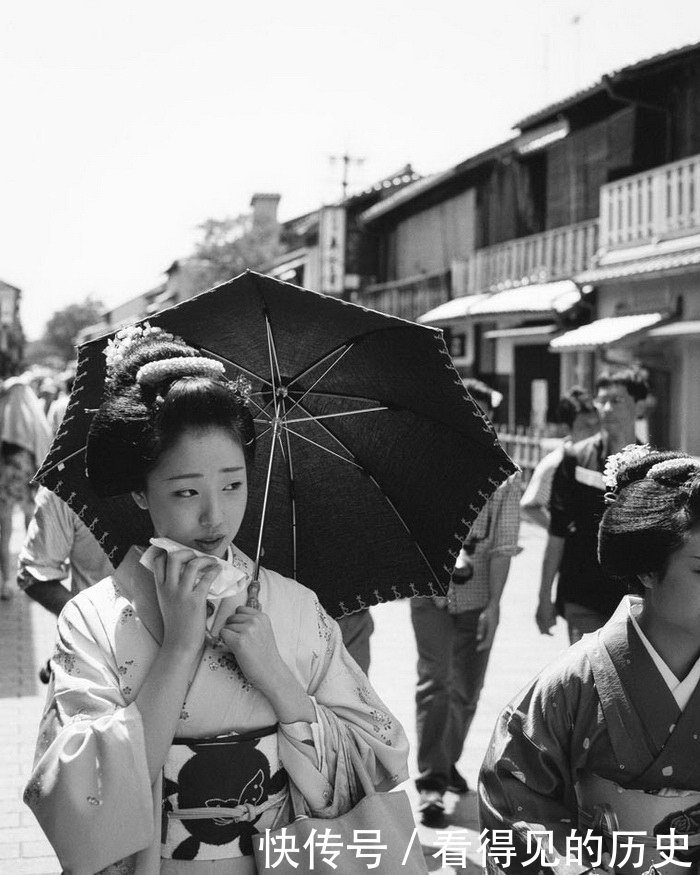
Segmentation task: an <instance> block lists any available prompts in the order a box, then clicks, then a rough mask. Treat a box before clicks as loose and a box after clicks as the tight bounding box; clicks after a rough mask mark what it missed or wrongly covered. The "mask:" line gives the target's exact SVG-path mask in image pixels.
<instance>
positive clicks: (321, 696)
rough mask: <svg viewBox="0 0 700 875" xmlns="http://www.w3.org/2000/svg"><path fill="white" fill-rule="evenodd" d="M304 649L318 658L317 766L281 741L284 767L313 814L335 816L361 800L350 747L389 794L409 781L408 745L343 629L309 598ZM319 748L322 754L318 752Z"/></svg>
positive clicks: (312, 686)
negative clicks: (350, 648)
mask: <svg viewBox="0 0 700 875" xmlns="http://www.w3.org/2000/svg"><path fill="white" fill-rule="evenodd" d="M304 608H305V610H304V615H303V627H302V628H303V634H302V635H301V636H300V637H301V641H302V646H304V647H309V648H311V651H312V652H313V654H314V659H313V664H312V670H311V677H310V679H309V683H308V686H307V692H308V693H309V695H310V696H311V697H312V699H313V701H314V706H315V710H316V717H317V720H316V726H315V727H314V729H315V731H314V741H315V744H316V746H317V750H316V755H317V763H318V764H317V767H316V768H314V767H313V766H312V765H311V763H310V761H309V759H308V757H305V758H302V759H299V756H298V755H296V752H295V750H294V748H293V747H291V745H290V740H289V739H287V738H285V737H284V736H283V737H282V741H281V748H280V753H281V757H282V760H283V762H284V764H285V767H286V768H287V770H288V771H289V773H290V775H291V777H292V778H293V780H294V781H295V783H296V784H297V786H298V787H299V789H300V790H301V791H302V793H303V795H304V798H305V799H306V801H307V803H308V804H309V807H310V809H311V812H312V813H313V814H317V815H318V816H321V817H335V816H337V815H338V814H341V813H343V812H344V811H347V810H349V809H350V808H351V807H352V806H353V805H355V804H356V802H357V801H359V798H361V796H362V792H361V789H360V786H359V781H358V780H357V779H356V775H355V772H354V769H353V766H352V762H351V753H350V745H353V746H354V747H355V748H356V749H357V750H358V751H359V752H360V755H361V756H362V759H363V762H364V764H365V767H366V769H367V771H368V773H369V775H370V778H371V779H372V781H373V783H374V785H375V786H376V787H377V788H378V789H380V790H387V789H390V788H391V787H394V786H396V785H397V784H399V783H400V782H401V781H404V780H406V779H407V778H408V770H407V765H406V761H407V757H408V741H407V739H406V736H405V734H404V731H403V728H402V727H401V725H400V724H399V722H398V721H397V719H396V718H395V717H394V715H393V714H392V713H391V712H390V711H389V709H388V708H387V707H386V705H385V704H384V703H383V702H382V700H381V699H380V698H379V696H378V695H377V694H376V692H375V691H374V689H373V688H372V687H371V685H370V683H369V681H368V680H367V677H366V675H365V674H364V673H363V672H362V670H361V669H360V668H359V667H358V665H357V663H356V662H355V661H354V660H353V659H352V657H351V656H350V655H349V654H348V652H347V650H346V649H345V646H344V645H343V640H342V635H341V632H340V627H339V626H338V624H337V623H336V622H335V620H333V619H331V617H329V615H328V614H327V613H326V611H325V610H324V609H323V607H322V606H321V605H320V604H319V602H318V599H317V598H316V596H315V595H313V594H311V593H309V597H308V600H307V603H306V604H305V606H304ZM318 748H320V749H318Z"/></svg>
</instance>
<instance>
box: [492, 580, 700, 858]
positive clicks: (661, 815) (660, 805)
mask: <svg viewBox="0 0 700 875" xmlns="http://www.w3.org/2000/svg"><path fill="white" fill-rule="evenodd" d="M640 602H641V600H640V599H638V598H636V597H631V596H628V597H625V599H623V601H622V602H621V604H620V606H619V607H618V610H617V611H616V612H615V614H614V615H613V617H612V618H611V619H610V620H609V621H608V622H607V623H606V625H605V626H604V627H603V628H602V629H600V630H599V631H598V632H594V633H592V634H591V635H587V636H584V638H583V639H582V640H581V641H579V642H578V643H576V644H574V645H573V646H572V647H570V648H569V649H568V650H567V651H566V653H565V654H563V655H562V656H561V657H560V658H559V659H558V660H557V661H555V662H554V663H553V664H552V665H550V666H548V667H547V668H546V669H545V670H544V671H543V672H542V673H541V674H540V675H539V676H538V677H537V678H536V680H535V681H534V682H533V683H532V684H530V685H529V686H528V687H527V688H526V689H525V690H524V691H523V692H522V693H520V694H519V696H518V697H517V699H516V700H515V701H514V702H513V703H512V704H510V705H509V706H508V707H507V708H506V709H505V711H504V712H503V713H502V714H501V716H500V718H499V720H498V723H497V724H496V728H495V731H494V734H493V737H492V739H491V743H490V746H489V748H488V751H487V754H486V758H485V760H484V763H483V766H482V768H481V773H480V776H479V816H480V822H481V827H482V829H485V830H487V831H488V834H489V835H491V836H493V831H494V830H506V831H510V832H511V833H512V837H513V846H514V854H513V856H512V859H510V861H509V865H508V866H507V867H504V866H502V865H501V864H502V863H503V862H504V860H505V858H504V857H501V858H500V860H499V858H498V856H497V855H495V856H492V857H491V858H490V859H488V868H489V869H491V870H492V871H495V870H504V871H507V872H509V873H511V872H518V871H521V870H522V868H523V864H524V863H525V861H526V860H529V859H532V863H531V869H534V870H537V869H538V868H541V867H540V866H539V865H538V862H537V853H536V840H535V838H534V833H533V831H540V833H541V832H542V831H544V833H547V832H551V835H552V839H553V850H554V853H555V858H556V859H557V860H558V864H557V865H554V866H551V867H545V868H546V870H547V871H553V872H567V873H575V872H582V871H586V870H588V869H589V868H590V866H591V859H589V858H588V855H587V854H585V853H584V855H583V857H582V859H581V862H579V861H578V860H577V859H576V858H575V855H574V857H573V858H572V855H571V853H570V850H571V847H572V844H568V845H567V837H569V836H571V834H572V830H573V831H574V835H577V836H578V837H579V838H580V837H581V835H585V834H586V829H585V827H588V826H591V823H590V822H588V819H587V817H586V811H587V808H588V804H589V803H590V801H591V791H593V792H594V793H599V792H602V794H603V797H604V796H605V794H606V793H610V799H611V800H612V802H613V803H614V804H613V806H612V808H613V809H614V808H615V806H617V805H618V804H619V806H620V808H619V811H617V812H616V813H615V816H616V817H617V815H620V820H622V815H623V812H624V811H630V812H631V815H630V816H631V818H632V821H635V820H636V821H637V822H636V824H635V823H633V824H632V826H629V825H628V828H630V829H632V828H634V829H637V830H641V831H642V832H645V833H647V832H648V838H649V839H650V840H652V841H653V840H654V835H657V836H658V835H662V834H665V833H667V832H669V830H670V829H671V828H673V829H675V831H676V833H677V834H681V833H683V834H685V835H687V836H688V843H689V847H691V848H692V847H693V846H694V845H696V843H697V842H698V840H700V807H699V806H698V801H699V798H698V797H699V794H698V793H697V792H693V791H700V685H698V684H697V683H696V684H695V687H694V690H693V691H692V693H691V694H690V698H689V699H688V701H687V704H685V707H683V708H682V709H681V707H680V706H679V704H678V702H677V701H676V699H675V698H674V695H673V693H672V692H671V689H670V688H669V686H668V684H667V682H666V681H665V680H664V678H663V677H662V675H661V673H660V671H659V669H658V668H657V666H656V665H655V662H654V659H653V657H652V655H651V653H650V652H649V650H648V649H647V647H646V646H645V644H644V642H643V641H642V639H641V637H640V634H639V632H638V631H637V627H636V625H635V623H634V622H633V620H632V615H631V610H633V609H635V608H638V607H639V603H640ZM627 791H630V792H627ZM638 791H642V792H638ZM607 801H609V800H608V799H606V798H602V797H601V799H600V803H601V804H603V803H606V802H607ZM643 817H644V818H647V817H648V818H650V819H649V820H648V821H647V822H646V823H644V822H642V818H643ZM528 834H529V836H530V848H528V847H527V845H528ZM548 841H549V840H548V838H547V842H548ZM591 850H592V851H594V853H593V856H594V857H595V851H596V848H595V847H593V846H591ZM533 851H534V853H533ZM696 856H697V855H696ZM645 868H646V867H645ZM640 871H643V870H640ZM664 871H666V870H664ZM684 871H692V870H688V869H686V870H684Z"/></svg>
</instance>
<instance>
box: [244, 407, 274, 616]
mask: <svg viewBox="0 0 700 875" xmlns="http://www.w3.org/2000/svg"><path fill="white" fill-rule="evenodd" d="M281 425H282V422H281V420H280V418H279V417H278V416H275V418H274V419H273V420H272V439H271V442H270V458H269V460H268V463H267V478H266V479H265V494H264V495H263V506H262V514H261V515H260V531H259V532H258V549H257V550H256V553H255V568H254V569H253V580H252V581H251V582H250V583H249V584H248V601H247V602H246V607H247V608H256V610H258V611H259V610H261V609H262V606H261V604H260V602H259V601H258V593H259V592H260V581H259V580H258V576H259V574H260V557H261V555H262V542H263V532H264V531H265V517H266V515H267V499H268V497H269V495H270V479H271V478H272V463H273V461H274V458H275V444H276V443H277V435H278V434H279V433H280V428H281Z"/></svg>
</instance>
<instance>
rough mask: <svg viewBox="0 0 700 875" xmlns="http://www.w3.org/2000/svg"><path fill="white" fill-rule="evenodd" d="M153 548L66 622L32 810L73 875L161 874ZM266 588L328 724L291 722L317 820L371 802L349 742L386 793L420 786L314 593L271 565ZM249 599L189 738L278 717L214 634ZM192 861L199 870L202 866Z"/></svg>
mask: <svg viewBox="0 0 700 875" xmlns="http://www.w3.org/2000/svg"><path fill="white" fill-rule="evenodd" d="M141 552H142V551H140V550H139V548H132V549H131V551H130V552H129V554H128V555H127V556H126V558H125V559H124V561H123V562H122V564H121V565H120V566H119V568H118V569H117V571H116V572H115V574H114V576H113V577H108V578H107V579H105V580H103V581H102V582H101V583H98V584H96V585H95V586H93V587H91V588H90V589H87V590H85V591H84V592H81V593H80V594H79V595H77V596H76V597H75V598H74V599H73V600H72V601H71V602H69V603H68V604H67V605H66V607H65V608H64V610H63V612H62V614H61V616H60V618H59V621H58V643H57V648H56V652H55V654H54V657H53V659H52V665H53V670H54V679H53V682H52V685H51V686H50V688H49V691H48V698H47V703H46V708H45V711H44V715H43V718H42V721H41V726H40V734H39V740H38V744H37V752H36V758H35V765H34V771H33V774H32V777H31V780H30V781H29V784H28V786H27V789H26V791H25V801H26V802H27V804H28V805H29V806H30V807H31V808H32V810H33V811H34V813H35V815H36V816H37V819H38V820H39V822H40V824H41V826H42V828H43V829H44V832H45V833H46V835H47V836H48V838H49V840H50V841H51V843H52V845H53V846H54V849H55V850H56V853H57V855H58V857H59V860H60V862H61V864H62V865H63V867H64V870H65V872H66V873H71V875H93V873H96V872H100V871H101V870H104V869H107V871H110V870H111V871H113V872H120V873H122V872H129V873H132V872H133V873H134V875H155V873H158V872H159V870H160V828H161V822H160V816H161V804H162V786H161V779H160V778H159V779H158V780H157V781H156V782H155V783H154V785H153V786H151V783H150V780H149V774H148V767H147V762H146V753H145V744H144V733H143V725H142V720H141V715H140V713H139V710H138V707H137V705H136V703H135V701H134V700H135V698H136V696H137V694H138V692H139V689H140V687H141V685H142V683H143V682H144V680H145V678H146V676H147V674H148V671H149V668H150V666H151V664H152V662H153V660H154V658H155V656H156V653H157V652H158V648H159V646H160V641H161V640H162V633H163V623H162V618H161V614H160V610H159V608H158V602H157V596H156V591H155V582H154V579H153V576H152V574H151V573H150V572H148V571H147V570H146V569H145V568H144V567H143V566H142V565H140V564H139V558H140V555H141ZM233 564H234V566H235V567H236V568H237V570H238V573H239V575H240V577H241V578H243V577H244V576H249V573H250V570H251V569H252V563H251V562H250V560H249V559H247V558H246V557H245V556H244V555H243V554H242V553H240V552H239V551H238V550H235V549H234V551H233ZM259 579H260V596H259V598H260V601H261V603H262V606H263V610H264V611H265V612H266V613H267V614H268V615H269V617H270V620H271V623H272V628H273V631H274V635H275V639H276V642H277V647H278V649H279V651H280V654H281V656H282V659H283V660H284V661H285V663H286V664H287V665H288V666H289V667H290V668H291V669H292V671H293V672H294V674H295V676H296V677H297V678H298V680H299V682H300V683H301V684H302V686H303V687H304V689H305V690H306V691H307V692H308V693H309V695H310V696H311V697H312V700H313V702H314V707H315V710H316V717H317V719H316V721H315V722H314V723H311V724H307V723H296V724H291V725H284V724H281V725H280V726H279V727H278V731H277V740H278V752H279V758H280V761H281V763H282V765H283V767H284V769H285V770H286V772H287V773H288V774H289V776H290V777H291V778H292V779H293V780H294V782H295V783H296V784H297V786H298V787H299V788H300V790H301V791H302V793H303V795H304V797H305V799H306V801H307V804H308V806H309V808H310V811H311V813H312V814H314V815H316V816H320V817H335V816H337V815H338V814H339V813H342V812H344V811H346V810H348V809H349V808H350V807H352V805H354V804H355V802H356V801H357V796H358V793H360V795H361V791H360V790H359V788H358V785H357V781H356V779H355V775H354V771H353V769H352V766H351V765H350V759H349V756H348V745H350V744H354V745H355V746H356V747H357V749H359V751H360V753H361V754H362V757H363V760H364V762H365V764H366V765H367V768H368V770H369V772H370V775H371V776H372V777H373V779H374V782H375V785H376V786H378V787H379V788H380V789H388V788H390V787H392V786H395V785H396V784H398V783H400V782H401V781H403V780H405V779H406V778H407V769H406V758H407V752H408V743H407V740H406V737H405V735H404V733H403V730H402V728H401V726H400V725H399V724H398V723H397V721H396V719H395V718H394V717H393V716H392V714H391V713H390V712H389V711H388V710H387V708H386V706H385V705H384V704H383V703H382V701H381V700H380V699H379V697H378V696H377V694H376V693H375V692H374V690H373V689H372V688H371V687H370V685H369V682H368V681H367V678H366V676H365V675H364V674H363V673H362V671H361V670H360V669H359V668H358V667H357V665H356V664H355V662H354V661H353V660H352V659H351V658H350V657H349V655H348V653H347V651H346V650H345V648H344V646H343V644H342V639H341V635H340V631H339V628H338V625H337V623H336V622H335V621H334V620H332V619H331V618H330V617H329V616H328V615H327V614H326V612H325V611H324V609H323V608H322V607H321V605H320V604H319V602H318V599H317V597H316V596H315V594H314V593H313V592H311V591H310V590H308V589H306V588H305V587H303V586H301V585H300V584H298V583H296V582H295V581H292V580H289V579H287V578H284V577H282V576H281V575H279V574H277V573H275V572H272V571H268V570H265V569H261V571H260V577H259ZM245 597H246V590H245V587H244V588H243V589H242V592H240V593H238V594H236V595H234V596H231V597H228V598H224V599H223V600H222V601H221V602H220V604H219V605H218V609H217V611H216V613H215V615H214V619H213V629H212V632H213V633H214V634H213V635H212V636H210V637H209V638H208V640H207V643H206V645H205V648H204V651H203V653H202V654H201V658H200V659H199V660H198V662H197V663H195V664H194V665H193V674H192V682H191V685H190V687H189V690H188V693H187V696H186V699H185V701H184V703H183V706H182V711H181V714H180V720H179V723H178V726H177V729H176V733H175V736H176V737H186V738H192V737H195V738H200V737H207V736H213V735H221V734H224V733H230V732H237V733H243V732H248V731H251V730H255V729H260V728H262V727H266V726H270V725H272V724H275V723H276V722H277V719H276V716H275V714H274V712H273V710H272V707H271V706H270V704H269V702H268V701H267V699H266V698H265V697H264V696H263V695H262V693H260V692H258V691H257V690H256V689H255V688H254V687H253V686H251V684H249V683H248V682H247V680H246V679H245V677H244V676H243V674H242V673H241V671H240V669H239V668H238V666H237V664H236V662H235V659H234V658H233V655H232V654H231V653H230V651H228V650H227V649H226V648H225V647H224V646H223V645H222V644H221V643H220V642H218V640H217V639H216V637H215V636H216V635H218V629H219V628H220V627H221V626H222V625H223V624H224V623H225V620H226V617H228V616H229V615H230V614H231V613H233V611H234V610H235V608H236V607H237V606H238V605H239V604H243V603H244V602H245ZM191 865H192V872H195V873H196V872H197V865H198V864H197V863H196V862H193V863H192V864H191ZM108 867H109V869H108Z"/></svg>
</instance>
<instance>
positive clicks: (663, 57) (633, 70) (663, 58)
mask: <svg viewBox="0 0 700 875" xmlns="http://www.w3.org/2000/svg"><path fill="white" fill-rule="evenodd" d="M698 49H700V42H696V43H689V44H687V45H685V46H680V47H678V48H675V49H670V50H669V51H668V52H661V53H660V54H658V55H652V57H650V58H643V59H642V60H641V61H636V62H635V63H634V64H628V65H627V66H626V67H621V68H620V69H619V70H616V71H614V72H613V73H609V74H607V75H605V76H602V77H601V79H600V81H598V82H595V83H594V84H593V85H589V86H588V87H587V88H583V89H581V90H580V91H577V92H575V93H574V94H571V95H569V96H568V97H564V98H562V99H561V100H558V101H556V102H555V103H552V104H550V105H549V106H545V107H544V108H543V109H540V110H537V111H536V112H533V113H531V114H530V115H528V116H525V118H523V119H521V120H520V121H519V122H517V123H516V124H515V125H514V127H516V128H518V129H520V130H521V131H522V130H525V129H527V128H532V127H534V126H535V125H538V124H541V123H542V122H545V121H547V120H548V119H550V118H552V117H556V116H557V115H558V114H559V113H562V112H563V111H564V110H566V109H569V108H570V107H572V106H575V105H576V104H577V103H581V102H582V101H584V100H586V99H587V98H589V97H593V96H595V95H596V94H599V93H602V92H604V91H605V90H606V88H607V85H608V83H609V84H610V85H615V84H619V82H620V80H622V79H626V78H629V77H630V76H633V75H635V74H637V73H641V72H643V71H644V70H645V69H646V68H648V67H653V66H654V65H655V64H661V63H665V62H667V61H673V60H676V59H677V58H681V57H683V56H684V55H690V54H692V53H693V52H695V51H697V50H698Z"/></svg>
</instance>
